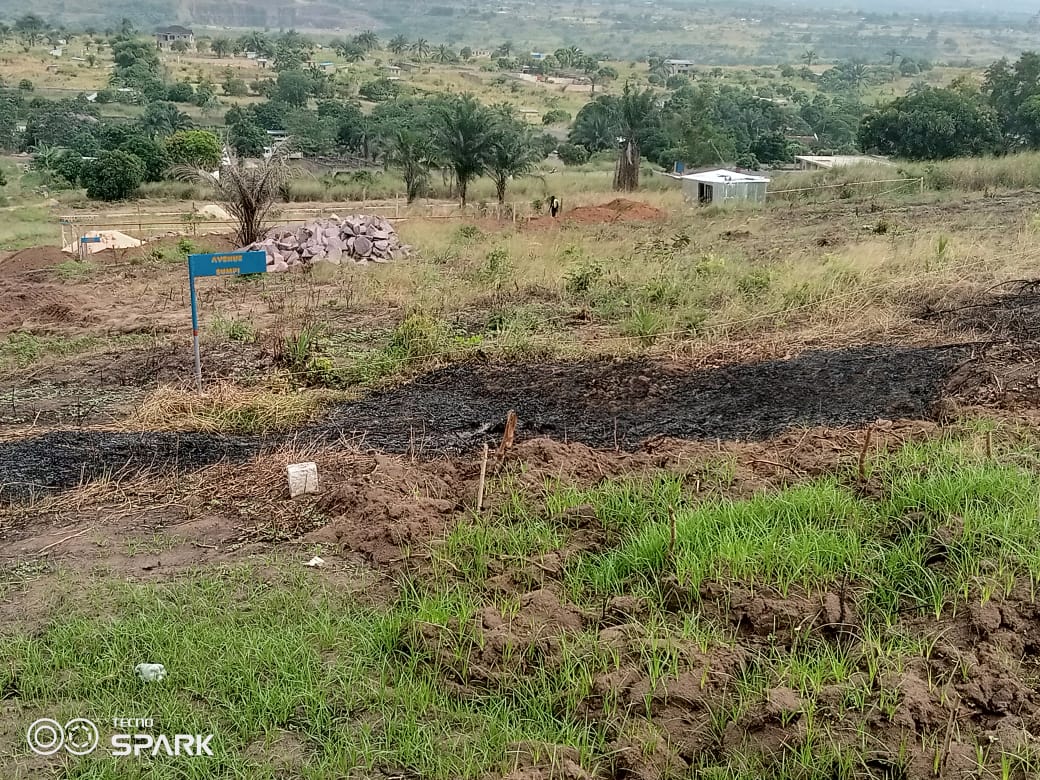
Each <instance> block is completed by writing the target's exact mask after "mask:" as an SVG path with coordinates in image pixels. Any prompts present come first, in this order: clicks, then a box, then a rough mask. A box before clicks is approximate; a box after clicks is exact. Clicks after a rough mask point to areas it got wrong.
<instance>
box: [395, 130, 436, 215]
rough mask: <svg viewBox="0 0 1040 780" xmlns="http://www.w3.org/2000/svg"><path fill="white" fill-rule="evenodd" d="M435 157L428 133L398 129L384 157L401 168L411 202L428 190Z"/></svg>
mask: <svg viewBox="0 0 1040 780" xmlns="http://www.w3.org/2000/svg"><path fill="white" fill-rule="evenodd" d="M435 157H436V154H435V149H434V147H433V143H432V142H431V141H430V137H429V134H428V133H423V132H419V131H416V130H408V129H404V130H398V131H397V133H396V134H395V135H394V136H393V138H392V139H391V140H390V146H389V148H387V150H386V155H385V158H384V159H385V160H386V163H387V165H389V166H391V167H394V168H399V169H400V170H401V176H402V178H403V179H404V186H405V192H406V193H407V196H408V202H409V203H413V202H414V201H415V199H416V198H419V197H421V196H422V195H423V194H424V193H425V192H426V188H427V187H428V186H429V183H430V166H431V165H433V164H434V161H435Z"/></svg>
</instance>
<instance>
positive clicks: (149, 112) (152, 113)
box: [141, 103, 191, 138]
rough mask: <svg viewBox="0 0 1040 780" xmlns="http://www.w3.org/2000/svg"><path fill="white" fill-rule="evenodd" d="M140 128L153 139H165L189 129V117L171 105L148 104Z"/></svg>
mask: <svg viewBox="0 0 1040 780" xmlns="http://www.w3.org/2000/svg"><path fill="white" fill-rule="evenodd" d="M141 127H142V129H143V130H144V131H145V132H147V133H148V135H150V136H151V137H153V138H156V137H165V136H168V135H173V134H174V133H176V132H177V131H178V130H187V129H188V128H189V127H191V117H190V116H188V115H187V114H185V113H184V112H183V111H181V110H180V109H179V108H177V106H176V105H174V104H173V103H149V104H148V108H147V109H145V112H144V116H143V117H141Z"/></svg>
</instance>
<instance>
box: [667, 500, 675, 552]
mask: <svg viewBox="0 0 1040 780" xmlns="http://www.w3.org/2000/svg"><path fill="white" fill-rule="evenodd" d="M668 530H669V536H668V557H669V558H670V559H671V560H675V507H674V506H670V507H668Z"/></svg>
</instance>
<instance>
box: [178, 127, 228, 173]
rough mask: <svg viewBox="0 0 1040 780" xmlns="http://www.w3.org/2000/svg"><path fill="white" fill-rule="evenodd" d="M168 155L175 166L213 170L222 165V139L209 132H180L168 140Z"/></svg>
mask: <svg viewBox="0 0 1040 780" xmlns="http://www.w3.org/2000/svg"><path fill="white" fill-rule="evenodd" d="M166 153H167V154H168V155H169V156H170V160H171V161H172V162H173V163H174V165H187V166H190V167H192V168H203V169H205V170H213V169H214V168H216V167H217V166H218V165H220V158H221V156H222V154H223V149H222V148H221V145H220V139H219V138H217V137H216V136H215V135H213V133H211V132H209V131H208V130H180V131H178V132H176V133H174V134H173V135H171V136H170V137H169V138H167V139H166Z"/></svg>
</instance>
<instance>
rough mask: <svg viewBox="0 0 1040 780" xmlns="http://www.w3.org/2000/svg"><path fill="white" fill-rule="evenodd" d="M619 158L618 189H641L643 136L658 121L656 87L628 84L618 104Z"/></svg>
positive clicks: (626, 190) (615, 181) (615, 171)
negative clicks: (646, 87)
mask: <svg viewBox="0 0 1040 780" xmlns="http://www.w3.org/2000/svg"><path fill="white" fill-rule="evenodd" d="M617 119H618V124H617V127H618V133H619V136H620V137H619V138H618V144H619V146H618V160H617V167H616V168H615V170H614V189H615V190H620V191H624V192H632V191H633V190H637V189H639V163H640V153H639V139H640V137H642V136H643V135H644V134H645V133H646V131H647V130H648V129H650V128H651V127H652V126H653V125H654V124H655V123H656V121H657V96H656V95H655V94H654V91H653V90H652V89H646V90H642V91H641V90H639V88H638V87H633V86H632V85H631V84H630V83H627V82H626V84H625V91H624V92H623V93H622V94H621V99H620V100H619V101H618V107H617Z"/></svg>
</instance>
